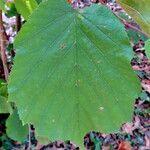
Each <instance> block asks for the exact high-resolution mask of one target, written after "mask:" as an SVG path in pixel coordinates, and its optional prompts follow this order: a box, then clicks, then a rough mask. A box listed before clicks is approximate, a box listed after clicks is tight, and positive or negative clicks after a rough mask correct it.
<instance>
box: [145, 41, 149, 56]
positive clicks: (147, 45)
mask: <svg viewBox="0 0 150 150" xmlns="http://www.w3.org/2000/svg"><path fill="white" fill-rule="evenodd" d="M145 50H146V54H147V56H148V58H150V39H148V40H147V41H146V42H145Z"/></svg>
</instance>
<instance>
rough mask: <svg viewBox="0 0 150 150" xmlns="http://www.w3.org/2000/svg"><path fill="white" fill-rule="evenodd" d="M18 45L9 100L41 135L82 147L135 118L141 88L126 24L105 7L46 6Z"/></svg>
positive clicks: (34, 16)
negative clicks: (93, 135) (93, 134)
mask: <svg viewBox="0 0 150 150" xmlns="http://www.w3.org/2000/svg"><path fill="white" fill-rule="evenodd" d="M15 47H16V50H17V54H16V57H15V61H14V66H13V69H12V72H11V75H10V78H9V88H8V90H9V101H13V102H15V104H16V106H17V108H18V113H19V116H20V118H21V120H22V121H23V122H24V123H26V124H28V123H31V124H33V125H34V127H35V129H36V135H37V136H39V137H40V136H41V137H43V138H44V137H46V138H48V139H49V140H51V141H55V140H64V141H66V140H71V141H73V142H74V143H75V144H77V145H78V146H80V147H83V137H84V136H85V134H86V133H88V132H89V131H91V130H92V131H93V130H96V131H101V132H105V133H109V132H117V131H118V130H119V128H120V126H121V124H122V123H124V122H127V121H130V120H131V118H132V113H133V107H134V106H133V104H134V100H135V98H137V97H138V94H139V92H140V89H141V88H140V84H139V80H138V78H137V76H136V75H135V73H134V72H133V70H132V68H131V65H130V60H131V58H132V57H133V53H132V48H131V46H130V44H129V40H128V37H127V34H126V32H125V29H124V26H123V25H122V24H121V22H120V21H119V20H118V19H117V18H116V17H115V16H114V15H113V14H112V12H111V11H110V10H109V9H108V8H107V7H105V6H101V5H92V6H90V7H88V8H85V9H84V10H74V9H73V8H72V7H71V6H70V5H69V4H67V2H66V1H65V0H59V1H54V0H49V1H45V2H43V3H41V4H40V5H39V7H38V8H37V9H36V10H35V11H34V12H33V14H32V15H31V17H30V18H29V20H28V21H27V23H26V24H25V25H24V26H23V28H22V31H20V33H19V35H18V37H17V39H16V41H15Z"/></svg>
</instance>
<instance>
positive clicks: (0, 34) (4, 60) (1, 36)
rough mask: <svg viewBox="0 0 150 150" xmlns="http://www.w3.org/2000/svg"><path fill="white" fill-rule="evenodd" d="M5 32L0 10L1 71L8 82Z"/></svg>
mask: <svg viewBox="0 0 150 150" xmlns="http://www.w3.org/2000/svg"><path fill="white" fill-rule="evenodd" d="M4 33H5V30H4V26H3V18H2V10H0V54H1V60H2V63H3V69H4V74H5V80H6V81H7V80H8V75H9V71H8V66H7V57H6V53H5V42H6V37H5V34H4Z"/></svg>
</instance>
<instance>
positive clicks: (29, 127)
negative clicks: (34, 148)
mask: <svg viewBox="0 0 150 150" xmlns="http://www.w3.org/2000/svg"><path fill="white" fill-rule="evenodd" d="M28 132H29V133H28V134H29V138H28V150H31V125H30V124H28Z"/></svg>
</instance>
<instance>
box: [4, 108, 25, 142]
mask: <svg viewBox="0 0 150 150" xmlns="http://www.w3.org/2000/svg"><path fill="white" fill-rule="evenodd" d="M6 127H7V129H6V132H7V135H8V136H9V137H10V138H11V139H13V140H16V141H19V142H23V141H24V140H26V139H27V135H28V126H27V125H25V126H23V125H22V122H21V120H20V119H19V116H18V113H17V110H14V112H13V114H12V115H10V116H9V118H8V119H7V122H6Z"/></svg>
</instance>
